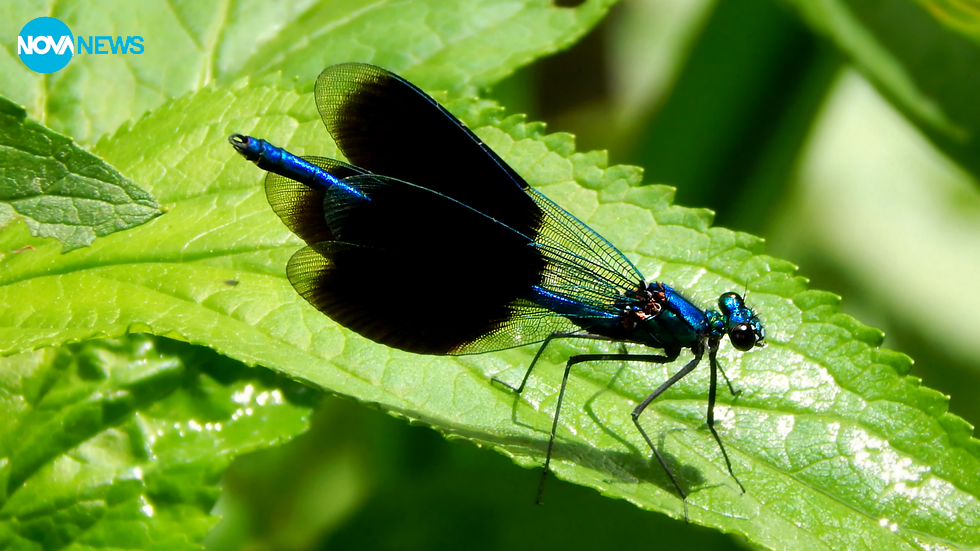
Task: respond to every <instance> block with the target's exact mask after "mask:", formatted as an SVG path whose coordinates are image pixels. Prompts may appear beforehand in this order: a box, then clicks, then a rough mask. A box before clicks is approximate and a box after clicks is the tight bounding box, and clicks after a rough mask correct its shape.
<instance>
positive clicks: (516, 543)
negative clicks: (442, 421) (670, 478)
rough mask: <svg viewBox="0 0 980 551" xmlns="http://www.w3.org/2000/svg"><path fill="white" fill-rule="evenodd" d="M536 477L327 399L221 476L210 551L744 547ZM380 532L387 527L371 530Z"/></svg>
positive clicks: (494, 458) (462, 446)
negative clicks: (303, 422) (297, 427)
mask: <svg viewBox="0 0 980 551" xmlns="http://www.w3.org/2000/svg"><path fill="white" fill-rule="evenodd" d="M539 475H540V469H518V468H515V466H514V465H513V463H511V462H510V460H508V459H507V458H506V457H502V456H500V455H498V454H493V453H486V452H485V451H484V450H481V449H479V448H477V447H476V446H473V445H471V444H469V443H468V442H449V441H447V440H446V439H444V438H442V437H441V436H440V435H439V434H438V433H436V432H434V431H432V430H429V429H427V428H423V427H413V426H410V425H409V424H407V423H404V422H401V421H400V420H397V419H393V418H391V417H390V416H388V415H385V414H383V413H381V412H378V411H375V410H373V409H371V408H366V407H362V406H360V405H358V404H355V403H354V402H351V401H350V400H342V399H325V400H323V401H322V402H321V407H319V408H318V409H317V411H316V414H315V415H314V416H313V419H312V421H311V423H310V430H309V432H308V433H306V434H303V435H302V436H300V437H298V438H296V439H295V440H293V441H292V442H290V443H289V444H287V445H285V446H281V447H277V448H271V449H268V450H263V451H261V452H258V453H254V454H249V455H248V456H247V457H243V458H242V459H241V460H240V461H236V462H235V463H234V465H232V466H231V467H230V468H229V469H228V471H227V472H226V473H225V476H224V478H223V485H222V487H223V489H224V492H223V494H222V497H221V501H219V504H218V506H217V509H216V510H217V511H220V514H221V517H222V521H221V523H219V525H218V526H217V527H216V528H215V529H214V530H213V531H212V534H211V535H210V536H209V537H208V540H207V542H208V547H209V549H211V550H212V551H225V550H229V551H230V550H233V549H308V550H313V549H373V550H377V551H385V550H392V551H396V550H398V551H400V550H403V549H405V548H406V547H411V548H424V549H426V550H428V551H443V550H444V551H456V550H458V549H459V548H460V547H461V546H463V547H465V548H466V549H467V550H472V551H483V550H487V551H491V550H499V549H509V550H511V551H567V550H569V549H644V548H647V547H654V548H656V549H697V550H699V551H708V550H712V551H722V550H731V551H734V550H743V549H744V548H745V547H744V544H742V543H737V542H736V541H735V539H734V538H730V537H727V536H725V535H724V534H721V533H719V532H717V531H714V530H708V529H706V528H702V527H699V526H684V525H682V524H681V523H680V522H679V521H676V520H673V519H671V518H668V517H666V516H663V515H652V514H649V513H648V512H646V511H644V510H642V509H639V508H637V507H634V506H633V505H632V504H630V503H627V502H625V501H622V500H610V499H606V498H604V497H602V496H601V495H599V494H598V493H597V492H595V491H593V490H592V489H590V488H586V487H582V486H577V485H574V484H567V483H564V482H562V481H560V480H555V479H554V478H549V479H548V483H547V485H546V487H545V492H544V506H539V505H537V504H536V503H535V502H534V494H535V490H537V487H538V476H539ZM379 526H381V527H383V528H380V529H379V528H378V527H379Z"/></svg>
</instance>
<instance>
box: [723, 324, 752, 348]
mask: <svg viewBox="0 0 980 551" xmlns="http://www.w3.org/2000/svg"><path fill="white" fill-rule="evenodd" d="M728 338H729V339H730V340H731V341H732V346H734V347H735V348H737V349H739V350H741V351H742V352H745V351H746V350H752V347H753V346H755V343H756V335H755V331H753V330H752V328H751V327H749V324H747V323H740V324H738V325H736V326H735V327H732V330H731V331H729V332H728Z"/></svg>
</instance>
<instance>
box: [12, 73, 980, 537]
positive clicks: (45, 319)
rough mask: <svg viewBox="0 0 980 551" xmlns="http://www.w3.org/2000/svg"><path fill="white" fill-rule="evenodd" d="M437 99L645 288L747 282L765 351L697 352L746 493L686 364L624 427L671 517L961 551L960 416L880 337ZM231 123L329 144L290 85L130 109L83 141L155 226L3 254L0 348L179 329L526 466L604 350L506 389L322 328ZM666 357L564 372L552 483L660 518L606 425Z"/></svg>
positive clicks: (310, 148) (618, 425) (287, 240)
mask: <svg viewBox="0 0 980 551" xmlns="http://www.w3.org/2000/svg"><path fill="white" fill-rule="evenodd" d="M449 107H450V109H451V110H453V111H454V112H455V113H456V114H457V115H459V116H460V117H461V118H462V119H463V120H464V122H466V123H467V124H469V125H470V126H471V127H472V128H474V129H475V131H476V132H477V133H478V134H479V135H480V136H481V138H483V139H484V140H485V141H486V143H487V144H488V145H490V146H491V147H492V148H494V149H495V150H496V151H497V152H498V153H500V154H501V155H502V156H503V157H504V158H505V159H506V160H507V161H508V162H509V163H511V164H512V166H513V167H514V168H515V169H516V170H518V171H519V172H521V173H522V174H523V175H524V176H525V177H526V178H527V179H528V181H529V182H531V183H532V185H535V186H536V187H538V188H539V189H540V190H542V191H543V192H544V193H545V194H546V195H547V196H548V197H550V198H551V199H553V200H555V201H556V202H557V203H558V204H560V205H562V206H564V207H566V208H568V209H569V210H570V211H571V212H572V213H573V214H575V215H576V216H578V217H580V218H581V219H582V220H583V221H585V222H586V223H588V224H589V225H591V226H592V227H594V228H595V229H597V230H598V231H599V232H600V233H602V234H603V235H604V236H605V237H607V238H608V239H609V240H610V241H611V242H612V243H614V244H616V245H617V246H618V247H620V249H621V250H623V251H624V252H626V254H627V255H628V256H629V257H630V258H631V259H632V260H634V261H635V262H636V263H637V265H638V266H639V267H640V269H641V271H643V273H644V274H646V275H647V276H648V277H650V278H655V279H658V280H661V281H665V282H668V283H670V284H672V285H673V286H675V287H676V288H678V289H680V290H683V291H684V292H686V293H687V294H688V295H689V296H690V297H691V298H692V299H694V300H695V301H696V302H697V303H699V304H702V305H704V306H708V305H709V304H710V303H711V302H712V301H713V300H715V299H716V297H717V296H718V295H719V294H720V293H722V292H724V291H728V290H742V289H743V288H747V289H748V300H749V302H750V304H751V305H752V306H753V307H754V308H756V309H757V310H758V311H759V312H760V314H761V317H762V319H763V322H764V323H765V324H766V327H767V332H768V334H769V341H770V345H769V347H767V348H765V349H763V350H758V351H753V352H750V353H744V354H742V353H737V352H735V351H734V350H732V349H731V348H730V347H728V346H727V345H726V346H724V347H723V349H722V352H721V354H720V360H721V361H722V364H723V366H724V368H725V370H726V372H727V374H728V375H729V377H730V378H731V379H732V380H733V382H734V384H735V385H736V386H737V388H738V389H740V390H741V391H742V393H741V394H740V395H739V396H738V397H732V396H730V395H729V394H728V393H727V391H723V392H721V393H720V396H719V405H718V407H717V409H716V412H715V414H716V418H717V419H718V427H719V431H720V433H721V436H722V438H723V439H724V440H725V442H726V444H727V445H728V449H729V453H730V454H731V455H732V460H733V467H734V470H735V472H736V473H737V474H738V476H739V477H740V479H741V481H742V482H743V483H744V484H745V487H746V489H747V492H746V493H745V494H744V495H743V494H740V493H739V492H738V491H737V487H736V486H735V484H734V482H733V481H732V480H731V479H730V477H729V476H728V475H727V473H726V471H725V469H724V466H723V463H722V461H721V457H720V453H719V451H718V449H717V447H716V445H715V443H714V441H713V440H712V438H711V437H710V435H709V434H708V433H707V431H706V430H705V429H704V427H703V425H704V419H705V417H704V416H705V408H706V397H707V388H706V387H707V375H706V371H707V370H706V369H700V370H697V371H696V372H695V373H694V374H692V375H691V376H690V377H689V378H687V379H684V380H683V381H681V382H680V383H679V384H678V385H676V386H675V387H674V388H673V389H671V390H670V391H669V392H667V393H666V394H665V395H664V396H663V397H662V398H661V399H658V400H657V401H655V402H654V404H653V405H652V406H651V408H650V409H648V410H647V412H646V413H645V414H644V416H643V418H642V422H643V423H644V426H646V427H647V428H648V431H649V432H651V434H653V435H660V438H659V440H660V442H661V446H662V448H663V450H664V451H665V453H666V454H667V456H668V458H669V460H670V461H671V462H672V463H673V464H674V465H675V466H676V468H677V470H678V472H679V474H680V477H681V481H682V484H684V485H685V486H686V487H688V488H690V489H691V495H690V498H689V505H690V507H691V518H692V521H694V522H698V523H701V524H704V525H707V526H712V527H716V528H718V529H720V530H723V531H727V532H735V533H739V534H743V535H745V536H746V537H747V538H749V539H750V540H751V541H753V542H755V543H757V544H759V545H762V546H764V547H769V548H786V547H800V548H827V549H833V548H856V549H861V548H872V547H873V548H874V549H911V548H917V547H927V546H934V547H939V548H943V547H945V548H969V547H971V546H977V545H980V530H977V527H978V526H980V505H978V499H977V497H978V496H980V481H978V480H977V477H976V472H978V469H980V445H978V443H977V441H976V440H973V439H972V438H971V430H972V429H971V428H970V427H969V426H968V425H967V424H966V423H965V422H964V421H962V420H961V419H959V418H956V417H954V416H951V415H949V414H947V413H946V404H947V401H946V398H945V397H943V396H941V395H939V394H938V393H936V392H934V391H931V390H929V389H924V388H921V387H920V386H919V383H918V380H917V379H914V378H911V377H908V376H907V375H906V374H907V372H908V370H909V369H910V367H911V363H910V361H909V360H908V359H907V358H906V357H905V356H902V355H900V354H896V353H894V352H889V351H884V350H880V349H879V348H878V346H879V345H880V343H881V333H880V332H878V331H876V330H873V329H870V328H868V327H866V326H863V325H861V324H860V323H858V322H856V321H855V320H853V319H852V318H850V317H848V316H844V315H842V314H840V313H839V304H838V302H839V301H838V299H837V298H836V297H834V296H833V295H829V294H827V293H822V292H817V291H808V290H806V289H805V286H804V283H803V280H802V278H798V277H795V276H794V275H793V270H794V269H793V267H792V266H791V265H790V264H788V263H786V262H782V261H779V260H775V259H772V258H769V257H766V256H764V255H762V254H761V242H760V241H759V240H758V239H757V238H754V237H751V236H748V235H745V234H738V233H733V232H730V231H726V230H723V229H711V228H710V227H709V225H710V224H709V218H710V217H709V216H708V214H707V213H706V212H705V211H697V210H689V209H683V208H680V207H675V206H672V205H671V204H670V200H671V197H672V191H671V190H670V189H669V188H665V187H660V186H645V187H637V184H638V183H639V180H640V174H639V171H638V170H637V169H635V168H631V167H621V166H620V167H607V166H606V159H605V155H604V154H600V153H576V152H575V151H574V144H573V141H572V139H571V138H570V137H569V136H567V135H561V134H556V135H546V134H544V129H543V126H542V125H540V124H525V123H524V122H523V120H522V119H521V118H520V117H509V118H506V119H501V118H499V115H498V112H499V111H498V110H497V108H496V107H495V106H494V105H492V104H490V103H488V102H481V101H474V100H459V101H456V102H454V103H451V104H449ZM165 129H171V130H170V131H169V132H168V131H165ZM172 129H179V132H173V131H172ZM236 131H237V132H247V133H250V134H254V135H257V136H262V137H264V138H266V139H269V140H271V141H273V142H276V143H279V144H281V145H284V146H289V147H290V148H291V149H293V150H294V151H295V152H297V153H300V154H317V155H326V156H331V155H335V154H336V149H335V147H333V146H332V144H330V141H329V139H328V137H327V136H326V132H325V130H323V129H322V128H321V124H320V122H319V120H318V116H317V114H316V109H315V107H314V105H313V101H312V97H311V95H310V94H305V95H304V94H297V93H296V92H295V91H291V90H283V89H278V88H274V87H261V86H249V85H246V84H239V85H237V86H236V87H234V88H231V89H215V90H208V91H204V92H200V93H198V94H195V95H193V96H190V97H187V98H184V99H181V100H179V101H177V102H174V103H173V104H171V105H168V106H166V107H164V108H162V109H159V110H157V111H156V112H154V113H152V114H151V115H149V116H147V117H145V118H144V119H143V120H141V121H140V122H139V123H137V124H135V125H134V126H133V127H132V128H130V129H127V130H125V131H122V132H120V133H118V134H117V135H116V136H114V137H113V138H112V139H110V140H106V141H105V142H103V143H101V144H100V147H99V152H100V153H103V154H104V155H105V157H106V158H107V160H108V161H109V162H112V163H113V164H114V165H116V166H119V167H121V168H122V169H124V170H126V171H128V172H129V173H131V174H133V176H134V178H136V180H137V181H139V182H141V184H143V185H145V186H146V187H147V188H148V189H150V190H151V191H152V192H153V193H154V194H155V195H156V196H157V197H159V199H160V201H161V202H162V203H163V204H165V205H166V206H167V208H168V212H167V214H166V215H165V216H162V217H160V218H158V219H156V220H154V221H152V222H150V223H148V224H145V225H143V226H140V227H139V228H136V229H134V230H132V231H130V232H127V233H126V234H125V235H123V234H114V235H111V236H107V237H105V238H101V239H98V240H96V242H95V243H94V244H93V246H92V247H90V248H88V249H84V250H78V251H73V252H71V253H69V254H66V255H58V254H57V251H56V250H54V249H53V248H52V247H49V246H41V247H37V246H36V247H35V248H36V250H35V251H32V252H31V255H32V258H31V259H30V260H26V259H27V257H26V256H25V255H16V256H12V257H10V258H8V259H7V260H6V264H5V266H4V268H5V269H4V270H2V271H0V277H3V278H4V279H3V283H4V284H3V286H2V287H0V305H14V304H30V305H31V307H30V308H29V309H28V310H29V311H26V312H25V311H24V310H25V309H24V308H22V307H21V308H14V307H11V306H5V307H4V309H3V310H0V323H3V326H2V327H0V346H2V349H3V350H5V351H7V352H12V351H16V350H20V349H27V348H32V347H38V346H44V345H50V344H57V343H61V342H65V341H69V340H80V339H85V338H90V337H91V336H93V335H98V334H108V335H116V334H121V333H123V332H125V331H126V330H128V329H131V328H134V327H136V328H141V329H145V330H148V331H152V332H154V333H157V334H164V335H170V334H175V335H180V336H182V337H183V338H184V339H187V340H189V341H191V342H196V343H203V344H207V345H208V346H211V347H213V348H214V349H215V350H217V351H219V352H221V353H223V354H226V355H228V356H231V357H233V358H236V359H239V360H242V361H244V362H246V363H261V364H262V365H266V366H269V367H273V368H275V369H278V370H280V371H282V372H283V373H286V374H288V375H289V376H291V377H294V378H297V379H300V380H304V381H308V382H310V383H312V384H314V385H316V386H319V387H321V388H324V389H328V390H330V391H331V392H336V393H339V394H343V395H347V396H351V397H353V398H355V399H357V400H359V401H362V402H368V403H372V404H377V405H378V407H381V408H382V409H384V410H386V411H388V412H391V413H393V414H395V415H399V416H402V417H405V418H408V419H410V420H413V421H416V422H420V423H424V424H428V425H431V426H433V427H435V428H437V429H438V430H440V431H442V432H444V433H446V434H448V435H451V436H453V437H461V438H466V439H470V440H473V441H475V442H477V443H478V444H481V445H487V446H490V447H493V448H494V449H497V450H498V451H500V452H502V453H504V454H507V455H509V456H511V457H513V458H514V460H515V461H517V462H518V463H520V464H522V465H526V466H536V465H540V462H541V461H542V459H543V454H544V449H545V446H546V443H547V432H546V431H547V428H548V427H550V423H551V418H552V415H553V411H554V406H555V399H556V396H557V385H558V382H559V380H560V371H561V364H562V363H563V362H564V360H565V358H567V357H568V355H569V354H571V353H574V352H575V351H580V350H586V349H590V350H602V349H613V350H616V349H618V347H616V345H611V346H612V348H609V347H606V348H603V346H602V345H594V346H591V348H582V346H583V345H582V344H581V343H561V344H559V345H556V346H555V347H554V348H553V349H550V350H549V351H548V352H547V353H546V354H545V356H544V360H545V361H544V363H542V364H540V367H539V368H538V369H537V370H536V372H535V374H534V375H533V376H532V377H531V380H530V383H529V387H528V388H527V389H526V390H525V392H524V394H523V395H522V396H520V397H516V396H514V395H512V394H511V393H509V392H507V391H506V390H504V389H502V388H501V387H500V386H499V385H491V384H490V378H491V377H492V376H497V377H500V378H503V379H505V380H512V381H513V380H516V379H519V377H520V376H521V375H522V374H523V370H524V369H525V368H526V366H527V365H528V362H529V361H530V359H531V355H532V354H533V352H534V347H528V348H526V349H514V350H509V351H503V352H499V353H493V354H484V355H477V356H464V357H457V358H452V357H431V356H417V355H412V354H407V353H402V352H398V351H393V350H391V349H388V348H386V347H383V346H379V345H376V344H374V343H371V342H368V341H365V340H364V339H362V338H360V337H358V336H357V335H353V334H351V333H350V332H348V331H346V330H345V329H343V328H341V327H338V326H336V325H335V324H333V323H332V322H331V321H330V320H329V319H328V318H326V317H324V316H322V315H321V314H319V313H318V312H316V311H315V310H314V309H313V308H312V307H311V306H309V305H308V304H306V303H305V302H304V301H303V300H302V299H301V298H299V297H298V296H297V295H296V294H295V292H294V291H293V290H292V288H291V286H290V285H289V283H288V282H287V281H286V279H285V275H284V266H285V263H286V260H287V259H288V257H289V256H290V255H291V254H292V253H293V252H294V251H295V250H297V249H298V248H299V247H300V246H301V243H300V242H299V240H298V239H296V238H295V237H294V236H292V235H290V234H289V232H288V231H287V230H286V229H285V227H283V226H282V225H281V224H280V222H279V221H278V220H277V218H276V217H275V215H274V214H273V213H272V211H271V209H270V208H269V207H268V205H267V204H266V201H265V197H264V192H263V188H262V185H261V180H262V178H263V174H262V173H261V172H260V171H258V170H256V169H255V168H254V166H252V165H251V164H249V163H247V162H245V161H242V160H241V159H238V158H236V157H235V154H234V153H233V151H232V150H231V148H230V146H228V145H227V143H226V137H227V135H228V134H230V133H231V132H236ZM148 134H153V135H159V136H162V137H165V141H163V142H161V143H160V144H159V147H158V148H157V149H155V150H154V151H153V152H152V153H151V152H146V151H145V150H144V149H143V148H141V147H140V146H139V145H138V144H137V142H136V140H134V139H133V137H134V136H140V135H148ZM406 269H410V267H406ZM393 275H394V276H396V275H397V274H393ZM474 276H475V278H476V279H477V280H478V274H474ZM395 281H397V279H395ZM232 283H234V284H232ZM637 348H638V347H637ZM684 359H685V357H684V356H682V358H681V359H680V360H679V361H678V363H677V365H669V366H650V365H647V364H632V363H622V364H619V363H616V364H608V363H598V364H586V365H582V366H579V367H577V368H576V369H575V370H573V373H572V377H571V379H570V383H569V388H568V392H567V393H566V400H567V402H566V404H567V405H566V408H565V409H564V410H563V414H562V417H561V423H560V428H559V436H560V439H559V441H558V443H557V445H556V449H555V453H556V455H555V459H556V461H555V470H556V471H557V473H558V475H559V476H561V477H563V478H566V479H569V480H572V481H575V482H577V483H580V484H584V485H588V486H591V487H594V488H597V489H599V490H600V491H601V492H603V493H605V494H607V495H610V496H615V497H619V498H624V499H628V500H630V501H632V502H634V503H636V504H638V505H640V506H641V507H644V508H648V509H651V510H658V511H663V512H665V513H667V514H670V515H673V516H675V517H676V516H679V515H681V504H680V501H679V499H678V498H677V496H676V495H675V494H674V491H673V489H672V487H671V486H670V483H669V482H668V480H667V479H666V477H665V475H664V473H663V472H662V471H661V470H660V469H659V467H657V466H656V465H655V464H652V463H651V461H650V458H649V456H650V454H649V450H648V449H647V448H646V447H645V444H644V443H643V441H642V439H641V438H640V436H639V435H638V434H637V432H636V430H635V428H634V427H633V426H632V423H631V422H630V417H629V413H630V411H631V410H632V408H633V407H634V406H635V404H636V403H637V402H638V401H639V400H641V399H642V398H643V397H644V396H645V394H646V393H648V392H650V391H651V390H652V389H653V388H655V387H656V386H657V385H658V384H659V383H660V382H662V381H663V380H665V379H666V378H667V377H669V375H670V374H671V373H673V372H675V371H676V370H677V369H679V368H680V365H681V363H680V362H682V361H683V360H684ZM868 542H874V543H873V545H872V544H870V543H868Z"/></svg>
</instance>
